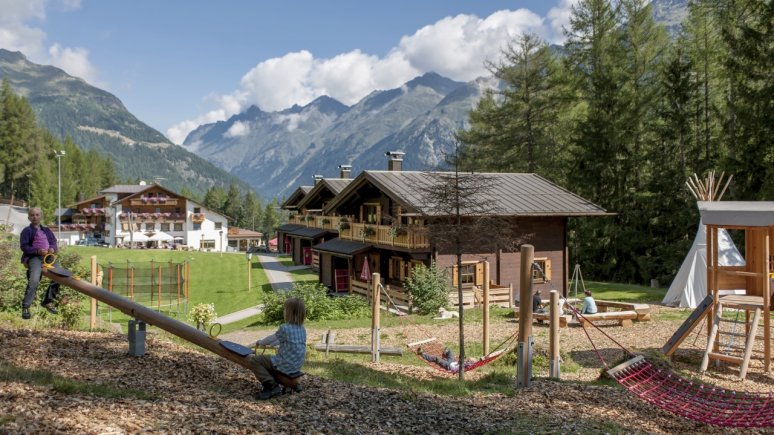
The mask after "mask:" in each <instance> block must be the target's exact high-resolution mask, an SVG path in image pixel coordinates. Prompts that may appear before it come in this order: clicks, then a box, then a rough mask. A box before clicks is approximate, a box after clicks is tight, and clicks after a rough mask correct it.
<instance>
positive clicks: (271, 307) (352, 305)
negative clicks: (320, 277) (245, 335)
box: [263, 283, 371, 323]
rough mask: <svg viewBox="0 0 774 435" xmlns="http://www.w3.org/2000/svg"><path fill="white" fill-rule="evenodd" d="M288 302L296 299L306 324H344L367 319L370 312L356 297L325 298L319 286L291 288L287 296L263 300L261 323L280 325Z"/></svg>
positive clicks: (308, 285)
mask: <svg viewBox="0 0 774 435" xmlns="http://www.w3.org/2000/svg"><path fill="white" fill-rule="evenodd" d="M288 298H299V299H302V300H303V301H304V305H305V306H306V320H312V321H313V320H345V319H356V318H362V317H367V316H368V315H369V314H370V312H371V311H370V308H369V306H368V303H367V302H366V301H365V299H363V298H361V297H358V296H345V297H335V298H332V297H329V296H328V293H327V289H326V288H325V286H324V285H322V284H319V283H317V284H312V283H302V284H293V288H292V289H291V290H290V291H287V292H277V293H269V294H267V295H266V297H265V299H264V304H265V305H264V309H263V319H264V322H266V323H282V322H284V305H285V300H286V299H288Z"/></svg>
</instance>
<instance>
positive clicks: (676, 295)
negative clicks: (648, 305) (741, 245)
mask: <svg viewBox="0 0 774 435" xmlns="http://www.w3.org/2000/svg"><path fill="white" fill-rule="evenodd" d="M722 180H723V174H721V175H720V179H719V180H718V181H717V183H716V182H715V174H714V172H710V173H709V174H708V175H707V178H706V179H705V180H704V181H703V182H702V181H699V179H698V177H696V175H695V174H694V179H690V178H689V179H688V182H686V184H687V185H688V189H689V190H690V191H691V193H692V194H693V195H694V197H696V199H697V200H699V201H716V200H720V198H721V197H722V196H723V192H725V190H726V187H728V183H729V182H730V181H731V177H729V178H728V180H727V181H726V186H725V187H724V188H723V190H722V191H720V194H719V195H718V189H717V187H719V186H720V182H722ZM718 263H719V264H720V265H721V266H744V264H745V263H744V258H743V257H742V254H740V253H739V250H738V249H736V246H735V245H734V241H733V240H731V236H730V235H729V234H728V232H727V231H726V230H724V229H721V230H720V231H718ZM706 296H707V228H706V227H705V226H704V223H703V222H701V221H699V229H698V231H696V237H695V238H694V240H693V245H692V246H691V250H690V251H689V252H688V255H687V256H686V257H685V260H683V264H682V266H680V270H679V271H678V272H677V275H675V279H674V280H673V281H672V285H670V286H669V290H668V291H667V293H666V296H664V299H663V300H662V301H661V302H662V303H664V304H666V305H671V306H675V307H683V308H696V306H697V305H698V304H699V302H701V301H702V300H703V299H704V298H705V297H706Z"/></svg>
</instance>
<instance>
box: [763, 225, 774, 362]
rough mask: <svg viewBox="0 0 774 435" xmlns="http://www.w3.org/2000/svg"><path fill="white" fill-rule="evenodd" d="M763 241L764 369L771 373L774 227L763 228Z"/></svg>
mask: <svg viewBox="0 0 774 435" xmlns="http://www.w3.org/2000/svg"><path fill="white" fill-rule="evenodd" d="M761 231H762V234H761V235H762V237H761V239H762V240H761V241H762V242H763V258H762V260H763V264H762V267H761V270H762V271H763V314H764V317H763V371H765V372H766V373H769V371H771V315H770V314H769V313H770V309H771V279H770V278H769V277H770V276H773V277H774V275H769V274H770V273H771V272H772V271H771V270H769V268H770V264H771V263H769V259H770V258H772V257H771V256H772V255H774V253H772V252H771V250H770V248H771V233H772V231H774V227H769V228H763V229H762V230H761Z"/></svg>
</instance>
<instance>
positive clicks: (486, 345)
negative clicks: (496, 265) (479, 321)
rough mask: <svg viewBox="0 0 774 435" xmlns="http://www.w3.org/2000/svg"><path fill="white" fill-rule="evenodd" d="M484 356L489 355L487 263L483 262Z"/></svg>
mask: <svg viewBox="0 0 774 435" xmlns="http://www.w3.org/2000/svg"><path fill="white" fill-rule="evenodd" d="M483 291H484V312H483V317H484V355H489V262H488V261H484V290H483Z"/></svg>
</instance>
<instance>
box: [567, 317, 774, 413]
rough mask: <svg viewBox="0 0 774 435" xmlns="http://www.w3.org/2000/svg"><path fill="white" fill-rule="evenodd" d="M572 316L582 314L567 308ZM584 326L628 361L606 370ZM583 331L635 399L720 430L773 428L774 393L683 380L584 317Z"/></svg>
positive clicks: (592, 343) (620, 383)
mask: <svg viewBox="0 0 774 435" xmlns="http://www.w3.org/2000/svg"><path fill="white" fill-rule="evenodd" d="M568 306H569V307H570V310H572V311H573V312H574V313H575V315H576V316H578V317H579V318H583V314H581V313H580V312H578V310H577V309H575V308H574V307H572V306H570V305H569V304H568ZM585 323H589V324H590V325H592V326H594V328H596V329H597V330H598V331H599V332H600V333H602V334H603V335H604V336H605V337H607V338H608V339H610V340H611V341H612V342H613V343H615V344H616V345H618V346H619V347H620V348H621V349H623V350H624V351H625V352H626V353H627V354H628V355H629V356H630V358H631V359H629V360H628V361H626V362H624V363H622V364H620V365H618V366H616V367H614V368H612V369H610V368H609V367H608V365H607V363H606V362H605V360H604V358H602V355H601V354H600V353H599V350H597V347H596V345H595V344H594V340H592V339H591V335H589V332H588V330H587V329H586V327H585ZM583 324H584V326H583V331H584V332H585V333H586V337H587V338H588V339H589V341H590V342H591V345H592V347H593V348H594V351H595V352H596V354H597V357H599V359H600V361H601V362H602V365H604V367H605V369H606V370H607V373H608V374H609V375H610V376H611V377H612V378H613V379H615V380H616V382H617V383H618V384H619V385H621V386H622V387H623V388H625V389H626V390H628V391H629V392H631V393H632V394H634V395H636V396H637V397H638V398H640V399H642V400H644V401H646V402H648V403H650V404H652V405H654V406H656V407H658V408H661V409H663V410H665V411H669V412H671V413H673V414H677V415H680V416H682V417H685V418H688V419H690V420H693V421H698V422H700V423H706V424H713V425H717V426H722V427H744V428H753V427H755V428H757V427H774V394H773V393H764V394H753V393H745V392H739V391H733V390H725V389H722V388H718V387H712V386H708V385H704V384H700V383H696V382H692V381H690V380H688V379H685V378H683V377H681V376H679V375H677V374H676V373H674V372H671V371H669V370H664V369H662V368H660V367H657V366H655V365H653V364H652V363H651V362H650V361H648V360H646V359H645V358H644V357H643V356H642V355H637V356H635V355H634V354H633V353H632V352H631V351H629V350H628V349H627V348H626V347H624V346H623V345H621V344H620V343H618V342H617V341H616V340H615V339H613V338H612V337H611V336H610V335H608V334H606V333H605V332H604V331H602V330H601V329H600V328H599V327H598V326H597V325H595V324H594V323H593V322H591V321H589V320H588V319H585V318H584V322H583Z"/></svg>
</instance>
